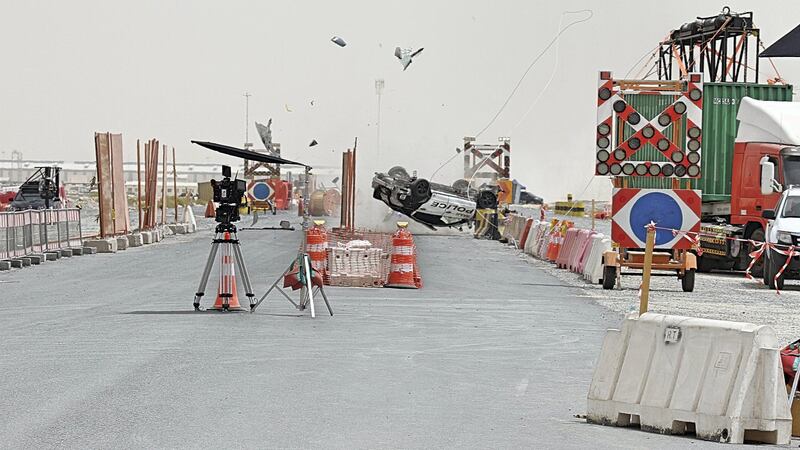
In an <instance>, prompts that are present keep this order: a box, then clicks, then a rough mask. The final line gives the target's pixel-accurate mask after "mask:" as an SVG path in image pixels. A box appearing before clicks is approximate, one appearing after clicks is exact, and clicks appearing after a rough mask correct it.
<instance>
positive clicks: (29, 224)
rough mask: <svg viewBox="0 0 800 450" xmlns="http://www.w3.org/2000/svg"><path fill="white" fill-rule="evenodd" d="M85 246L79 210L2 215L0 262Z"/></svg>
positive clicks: (33, 211)
mask: <svg viewBox="0 0 800 450" xmlns="http://www.w3.org/2000/svg"><path fill="white" fill-rule="evenodd" d="M82 246H83V239H82V238H81V210H80V209H77V208H69V209H43V210H33V209H30V210H27V211H10V212H0V259H9V258H17V257H20V256H25V255H30V254H35V253H43V252H47V251H53V250H59V249H67V248H77V247H82Z"/></svg>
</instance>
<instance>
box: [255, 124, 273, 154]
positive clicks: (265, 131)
mask: <svg viewBox="0 0 800 450" xmlns="http://www.w3.org/2000/svg"><path fill="white" fill-rule="evenodd" d="M256 130H258V135H259V136H260V137H261V142H263V143H264V148H266V149H267V153H269V154H271V155H274V154H275V151H274V150H273V149H272V119H269V121H268V122H267V124H266V125H263V124H260V123H258V122H256Z"/></svg>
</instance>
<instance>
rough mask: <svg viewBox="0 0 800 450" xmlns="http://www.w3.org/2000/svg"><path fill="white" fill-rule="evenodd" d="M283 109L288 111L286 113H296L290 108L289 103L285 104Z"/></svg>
mask: <svg viewBox="0 0 800 450" xmlns="http://www.w3.org/2000/svg"><path fill="white" fill-rule="evenodd" d="M283 108H284V109H286V112H294V111H292V108H289V104H288V103H284V104H283Z"/></svg>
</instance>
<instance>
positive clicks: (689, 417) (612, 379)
mask: <svg viewBox="0 0 800 450" xmlns="http://www.w3.org/2000/svg"><path fill="white" fill-rule="evenodd" d="M779 348H780V346H779V343H778V337H777V335H776V334H775V332H774V331H773V330H772V328H770V327H767V326H757V325H753V324H749V323H742V322H728V321H721V320H709V319H698V318H691V317H681V316H670V315H664V314H654V313H645V314H643V315H641V316H639V315H638V314H636V313H632V314H630V315H628V317H626V318H625V320H624V321H623V324H622V329H621V330H613V329H612V330H608V332H607V334H606V336H605V339H604V340H603V347H602V350H601V353H600V355H599V357H598V359H597V364H596V367H595V372H594V376H593V377H592V383H591V385H590V387H589V395H588V405H587V406H588V409H587V420H588V421H589V422H592V423H599V424H604V425H616V426H633V425H636V426H639V427H641V428H642V429H643V430H647V431H655V432H658V433H667V434H685V433H694V434H695V436H697V437H698V438H701V439H706V440H712V441H720V442H730V443H739V444H741V443H743V442H744V441H748V442H749V441H758V442H764V443H769V444H778V445H785V444H789V442H790V435H791V428H792V416H791V413H790V410H789V403H788V402H787V401H786V386H785V384H784V376H783V371H782V369H781V360H780V350H779Z"/></svg>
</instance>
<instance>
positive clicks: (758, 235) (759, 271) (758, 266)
mask: <svg viewBox="0 0 800 450" xmlns="http://www.w3.org/2000/svg"><path fill="white" fill-rule="evenodd" d="M750 239H751V240H753V241H755V242H764V229H763V228H757V229H756V230H755V231H753V232H752V233H750ZM747 247H748V250H747V253H748V254H749V253H750V252H752V251H754V250H755V248H750V245H749V244H748V246H747ZM747 264H750V259H747ZM750 273H752V274H753V276H754V277H756V278H758V277H761V276H764V258H760V259H759V260H758V261H756V263H755V264H754V265H753V268H752V269H751V270H750Z"/></svg>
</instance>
